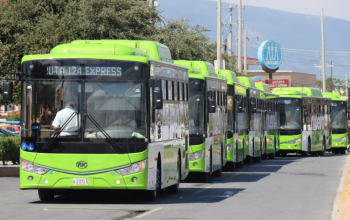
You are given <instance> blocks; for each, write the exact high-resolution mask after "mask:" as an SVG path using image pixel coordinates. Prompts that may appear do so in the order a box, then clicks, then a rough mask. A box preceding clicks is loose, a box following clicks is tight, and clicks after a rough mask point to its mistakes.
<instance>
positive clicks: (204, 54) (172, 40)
mask: <svg viewBox="0 0 350 220" xmlns="http://www.w3.org/2000/svg"><path fill="white" fill-rule="evenodd" d="M188 22H189V19H180V20H173V19H164V21H163V22H162V23H160V24H158V25H157V32H156V33H155V34H154V35H153V36H152V37H151V39H152V40H154V41H157V42H159V43H162V44H165V45H167V46H168V47H169V49H170V51H171V56H172V58H173V59H174V60H203V61H207V62H209V63H213V61H214V60H216V43H212V42H211V39H210V38H209V37H207V36H206V35H205V33H206V32H209V31H210V30H209V29H207V28H205V27H202V26H199V25H196V26H194V27H192V26H191V25H189V24H188ZM222 59H224V60H225V63H226V69H229V70H231V71H235V70H236V68H235V59H234V57H233V56H229V55H227V54H222Z"/></svg>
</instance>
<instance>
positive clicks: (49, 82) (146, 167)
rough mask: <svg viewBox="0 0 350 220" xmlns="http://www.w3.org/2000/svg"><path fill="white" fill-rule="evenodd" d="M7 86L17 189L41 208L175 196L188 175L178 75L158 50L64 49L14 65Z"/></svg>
mask: <svg viewBox="0 0 350 220" xmlns="http://www.w3.org/2000/svg"><path fill="white" fill-rule="evenodd" d="M16 77H17V78H18V79H20V80H22V105H21V106H22V111H21V113H22V115H21V119H22V121H21V125H22V129H21V152H20V157H21V169H20V188H21V189H38V192H39V198H40V199H41V200H52V199H54V196H55V195H56V194H60V193H62V192H66V191H67V190H86V189H91V190H93V189H107V190H140V191H141V190H142V191H144V193H145V194H146V196H147V197H148V198H149V199H150V200H153V199H155V197H156V196H157V191H159V190H162V189H164V188H166V189H167V191H168V192H170V193H176V192H177V191H178V188H179V184H180V179H185V178H186V176H187V175H188V173H189V167H188V146H189V136H188V135H189V134H188V103H189V100H188V69H187V68H185V67H182V66H178V65H175V64H173V60H172V58H171V55H170V51H169V49H168V47H166V46H165V45H162V44H159V43H156V42H151V41H128V40H88V41H84V40H79V41H73V42H72V43H69V44H63V45H59V46H56V47H55V48H53V49H52V50H51V53H50V54H42V55H26V56H24V57H23V59H22V72H21V73H18V74H16ZM5 84H6V85H5V86H4V90H5V92H6V91H7V92H8V93H6V95H7V97H4V98H5V99H6V98H7V99H10V97H11V96H12V95H11V93H12V89H11V86H12V85H11V84H12V82H7V83H5ZM46 111H47V112H46ZM46 113H49V114H47V115H48V116H50V117H49V123H43V121H42V120H41V117H42V116H43V115H44V114H45V116H47V115H46Z"/></svg>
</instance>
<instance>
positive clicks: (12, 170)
mask: <svg viewBox="0 0 350 220" xmlns="http://www.w3.org/2000/svg"><path fill="white" fill-rule="evenodd" d="M4 176H19V167H9V168H0V177H4Z"/></svg>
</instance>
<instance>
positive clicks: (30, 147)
mask: <svg viewBox="0 0 350 220" xmlns="http://www.w3.org/2000/svg"><path fill="white" fill-rule="evenodd" d="M27 150H29V151H32V150H34V144H33V143H28V144H27Z"/></svg>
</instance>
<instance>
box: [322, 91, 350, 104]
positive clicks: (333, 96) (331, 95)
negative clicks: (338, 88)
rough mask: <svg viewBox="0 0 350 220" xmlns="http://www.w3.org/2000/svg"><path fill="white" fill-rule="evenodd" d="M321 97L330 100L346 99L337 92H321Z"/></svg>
mask: <svg viewBox="0 0 350 220" xmlns="http://www.w3.org/2000/svg"><path fill="white" fill-rule="evenodd" d="M322 95H323V97H328V98H331V99H332V101H345V102H346V101H347V100H346V99H344V98H341V97H340V94H339V92H322Z"/></svg>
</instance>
